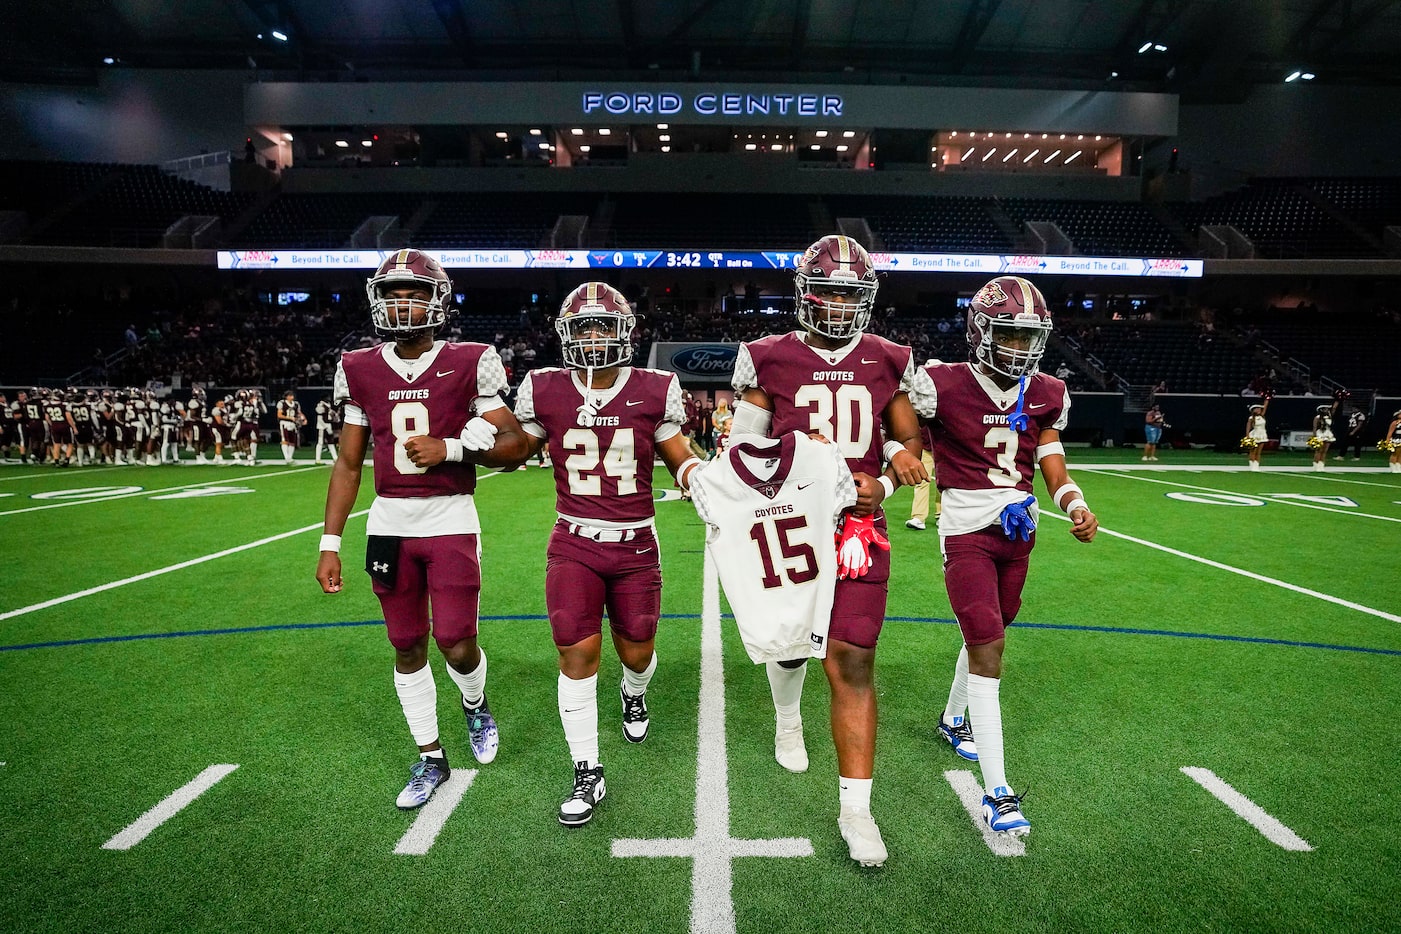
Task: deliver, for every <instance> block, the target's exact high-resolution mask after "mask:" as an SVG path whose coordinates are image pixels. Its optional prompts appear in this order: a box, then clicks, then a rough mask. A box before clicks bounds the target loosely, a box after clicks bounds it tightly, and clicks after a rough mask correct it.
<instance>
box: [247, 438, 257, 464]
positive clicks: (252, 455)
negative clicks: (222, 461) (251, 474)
mask: <svg viewBox="0 0 1401 934" xmlns="http://www.w3.org/2000/svg"><path fill="white" fill-rule="evenodd" d="M257 459H258V445H257V444H255V443H253V442H252V441H250V442H248V463H250V464H251V463H253V462H254V461H255V460H257Z"/></svg>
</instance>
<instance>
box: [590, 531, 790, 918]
mask: <svg viewBox="0 0 1401 934" xmlns="http://www.w3.org/2000/svg"><path fill="white" fill-rule="evenodd" d="M703 578H704V583H703V590H702V596H701V669H700V717H699V723H698V724H697V733H698V737H699V742H698V744H697V750H696V832H695V835H694V836H691V837H687V838H683V839H654V840H627V839H617V840H614V841H613V855H614V856H616V857H628V856H681V857H690V858H691V860H692V864H691V931H692V934H730V932H732V931H734V930H735V909H734V902H733V900H732V898H731V894H730V890H731V883H732V879H731V866H730V864H731V861H732V860H734V859H735V858H737V857H741V856H785V857H792V856H811V855H812V841H810V840H808V839H807V838H805V837H783V838H775V839H768V840H737V839H735V838H734V837H731V836H730V789H729V784H728V781H729V778H728V776H729V763H728V761H727V759H726V753H725V665H724V657H723V653H722V650H721V632H720V583H719V575H718V573H717V571H716V569H715V565H714V563H713V562H712V561H711V560H710V554H709V552H707V553H706V555H705V564H704V574H703Z"/></svg>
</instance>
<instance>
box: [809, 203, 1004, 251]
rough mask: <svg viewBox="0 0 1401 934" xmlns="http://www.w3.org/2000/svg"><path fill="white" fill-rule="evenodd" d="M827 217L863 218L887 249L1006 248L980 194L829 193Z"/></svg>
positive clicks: (1002, 236)
mask: <svg viewBox="0 0 1401 934" xmlns="http://www.w3.org/2000/svg"><path fill="white" fill-rule="evenodd" d="M825 202H826V204H827V207H828V209H829V210H830V211H831V214H832V216H833V217H864V218H866V221H867V223H869V224H870V225H871V229H872V230H873V231H875V232H876V234H877V235H879V236H880V238H881V239H882V240H884V241H885V246H886V248H887V249H889V250H891V251H892V252H901V251H908V252H949V253H1006V252H1008V251H1010V250H1012V249H1013V245H1012V241H1011V240H1010V239H1009V238H1008V237H1007V235H1006V234H1005V233H1003V232H1002V230H1001V229H1000V228H999V227H998V225H997V222H996V221H995V220H994V219H993V217H992V215H991V214H990V213H989V207H990V206H991V204H992V202H991V201H990V200H989V199H984V198H932V197H874V198H853V197H829V198H826V199H825Z"/></svg>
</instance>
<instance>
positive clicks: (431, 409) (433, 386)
mask: <svg viewBox="0 0 1401 934" xmlns="http://www.w3.org/2000/svg"><path fill="white" fill-rule="evenodd" d="M486 349H487V346H486V345H485V344H469V343H451V342H449V343H445V344H443V346H442V348H441V349H440V350H439V351H438V356H437V358H436V359H435V360H434V361H433V364H432V365H431V366H428V367H427V368H425V369H424V371H423V372H422V373H420V374H418V376H417V377H415V378H414V379H413V380H412V381H410V380H406V379H404V377H402V376H400V375H399V374H398V373H396V372H394V371H393V370H392V369H390V366H389V364H388V363H386V362H385V360H384V356H383V353H384V349H383V346H375V347H366V348H364V349H362V350H352V351H350V352H348V353H346V354H344V355H343V356H342V357H341V368H342V370H343V371H344V373H345V379H346V385H347V387H348V388H349V391H350V398H349V401H350V402H351V403H352V404H354V405H356V406H359V408H360V409H361V411H363V412H364V413H365V417H366V418H368V419H369V420H370V432H371V435H372V436H373V438H374V442H375V452H376V453H375V494H376V495H378V496H451V495H453V494H457V493H471V492H472V491H473V490H475V489H476V487H477V468H476V466H475V465H473V464H469V463H466V462H465V461H444V462H443V463H441V464H438V465H437V466H436V467H418V466H415V465H414V463H413V461H411V460H409V457H408V454H407V453H405V451H404V441H406V440H407V439H409V438H411V437H413V436H414V435H431V436H432V437H434V438H456V437H457V436H458V434H459V433H460V432H461V431H462V428H463V426H464V425H466V424H467V422H468V421H469V420H470V419H471V418H472V403H473V402H474V401H475V400H476V398H477V395H478V392H477V363H478V361H480V360H481V356H482V354H483V352H485V351H486ZM391 352H392V351H391Z"/></svg>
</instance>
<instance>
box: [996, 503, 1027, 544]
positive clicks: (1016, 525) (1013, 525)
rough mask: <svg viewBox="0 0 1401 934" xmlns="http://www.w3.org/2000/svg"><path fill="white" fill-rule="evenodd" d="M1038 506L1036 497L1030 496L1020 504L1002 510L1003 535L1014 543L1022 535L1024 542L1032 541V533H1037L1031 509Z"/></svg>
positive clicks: (1013, 504)
mask: <svg viewBox="0 0 1401 934" xmlns="http://www.w3.org/2000/svg"><path fill="white" fill-rule="evenodd" d="M1035 505H1036V497H1035V496H1028V497H1027V498H1026V499H1024V500H1022V501H1021V502H1020V503H1012V504H1011V505H1010V506H1008V507H1007V508H1006V509H1003V510H1002V516H1001V519H1000V521H1001V522H1002V534H1004V535H1006V536H1007V537H1008V538H1010V539H1011V540H1012V541H1016V540H1017V535H1018V534H1020V535H1021V537H1022V541H1024V542H1029V541H1031V533H1032V532H1035V531H1036V520H1035V519H1033V518H1032V517H1031V507H1032V506H1035Z"/></svg>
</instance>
